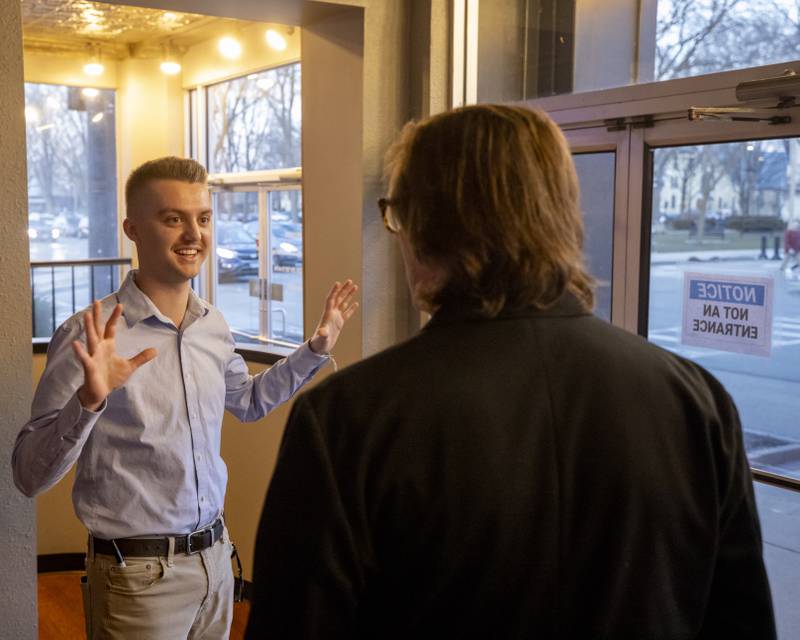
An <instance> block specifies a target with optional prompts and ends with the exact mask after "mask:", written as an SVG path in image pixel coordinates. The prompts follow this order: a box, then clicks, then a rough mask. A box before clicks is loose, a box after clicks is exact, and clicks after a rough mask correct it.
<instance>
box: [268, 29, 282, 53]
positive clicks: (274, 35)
mask: <svg viewBox="0 0 800 640" xmlns="http://www.w3.org/2000/svg"><path fill="white" fill-rule="evenodd" d="M265 38H266V40H267V44H268V45H269V46H270V47H272V48H273V49H275V51H285V50H286V38H284V37H283V36H282V35H281V34H280V33H278V32H277V31H275V30H274V29H267V33H266V35H265Z"/></svg>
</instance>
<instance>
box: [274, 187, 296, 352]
mask: <svg viewBox="0 0 800 640" xmlns="http://www.w3.org/2000/svg"><path fill="white" fill-rule="evenodd" d="M269 217H270V250H271V265H272V266H271V269H272V287H271V290H272V296H271V300H270V316H269V317H270V338H273V339H276V340H284V341H287V342H294V343H298V344H299V343H300V342H302V341H303V203H302V193H301V191H300V189H291V190H286V191H271V192H270V194H269Z"/></svg>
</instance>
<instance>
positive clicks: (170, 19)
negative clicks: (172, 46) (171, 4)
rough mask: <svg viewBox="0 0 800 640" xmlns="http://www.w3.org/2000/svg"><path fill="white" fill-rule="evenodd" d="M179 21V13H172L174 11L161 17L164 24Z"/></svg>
mask: <svg viewBox="0 0 800 640" xmlns="http://www.w3.org/2000/svg"><path fill="white" fill-rule="evenodd" d="M177 19H178V14H177V13H172V11H167V12H166V13H164V14H162V15H161V20H162V22H175V21H176V20H177Z"/></svg>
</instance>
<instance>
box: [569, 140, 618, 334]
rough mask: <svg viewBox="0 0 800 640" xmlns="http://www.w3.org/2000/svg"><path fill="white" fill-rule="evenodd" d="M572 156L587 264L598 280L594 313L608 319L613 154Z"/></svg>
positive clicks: (611, 263) (612, 220)
mask: <svg viewBox="0 0 800 640" xmlns="http://www.w3.org/2000/svg"><path fill="white" fill-rule="evenodd" d="M573 160H574V162H575V170H576V171H577V173H578V181H579V182H580V187H581V209H582V211H583V225H584V241H583V245H584V253H585V255H586V264H587V266H588V267H589V272H590V273H591V274H592V275H593V276H594V277H595V279H596V281H597V292H596V306H595V313H596V314H597V315H598V316H600V317H601V318H603V319H604V320H611V276H612V273H611V270H612V265H613V241H614V171H615V168H614V163H615V154H614V153H613V152H608V153H581V154H577V155H575V156H573Z"/></svg>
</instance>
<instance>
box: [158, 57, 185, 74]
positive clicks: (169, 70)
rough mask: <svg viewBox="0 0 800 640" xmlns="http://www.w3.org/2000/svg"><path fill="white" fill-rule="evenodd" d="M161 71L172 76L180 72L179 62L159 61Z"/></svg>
mask: <svg viewBox="0 0 800 640" xmlns="http://www.w3.org/2000/svg"><path fill="white" fill-rule="evenodd" d="M161 71H163V72H164V73H166V74H167V75H168V76H174V75H175V74H176V73H180V71H181V64H180V62H175V61H174V60H164V62H162V63H161Z"/></svg>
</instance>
